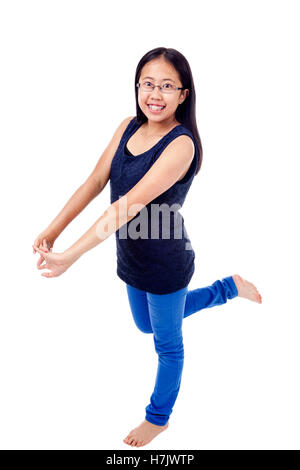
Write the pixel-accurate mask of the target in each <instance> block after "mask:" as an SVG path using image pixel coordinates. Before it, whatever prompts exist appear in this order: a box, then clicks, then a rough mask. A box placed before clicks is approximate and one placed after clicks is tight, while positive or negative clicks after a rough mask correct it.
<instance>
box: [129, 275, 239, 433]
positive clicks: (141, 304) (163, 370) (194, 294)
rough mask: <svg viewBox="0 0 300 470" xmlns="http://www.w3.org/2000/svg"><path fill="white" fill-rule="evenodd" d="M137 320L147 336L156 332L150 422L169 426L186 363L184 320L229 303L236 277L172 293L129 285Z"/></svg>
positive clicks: (236, 293)
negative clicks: (161, 292)
mask: <svg viewBox="0 0 300 470" xmlns="http://www.w3.org/2000/svg"><path fill="white" fill-rule="evenodd" d="M126 288H127V294H128V299H129V304H130V308H131V311H132V315H133V319H134V322H135V324H136V326H137V327H138V328H139V330H141V331H142V332H143V333H153V339H154V346H155V351H156V353H157V355H158V368H157V375H156V381H155V387H154V391H153V393H152V395H151V397H150V403H149V405H148V406H147V407H146V408H145V410H146V416H145V418H146V420H147V421H149V422H150V423H153V424H156V425H159V426H163V425H165V424H166V423H167V422H168V420H169V417H170V415H171V413H172V411H173V406H174V403H175V401H176V398H177V395H178V392H179V388H180V383H181V375H182V369H183V362H184V347H183V338H182V320H183V318H185V317H188V316H189V315H192V314H193V313H196V312H198V311H199V310H202V309H204V308H210V307H214V306H215V305H221V304H225V303H226V302H227V299H232V298H234V297H236V296H237V295H238V291H237V288H236V285H235V283H234V280H233V278H232V276H228V277H224V278H223V279H222V281H220V280H217V281H215V282H214V283H213V284H212V285H211V286H208V287H201V288H199V289H193V290H188V286H186V287H184V288H183V289H179V290H177V291H176V292H172V293H171V294H163V295H160V294H151V293H150V292H146V291H142V290H139V289H136V288H135V287H133V286H130V285H129V284H126Z"/></svg>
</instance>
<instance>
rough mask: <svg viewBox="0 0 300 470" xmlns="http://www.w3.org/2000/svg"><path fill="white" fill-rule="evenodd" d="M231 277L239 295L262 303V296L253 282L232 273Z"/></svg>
mask: <svg viewBox="0 0 300 470" xmlns="http://www.w3.org/2000/svg"><path fill="white" fill-rule="evenodd" d="M232 278H233V280H234V283H235V285H236V288H237V290H238V295H239V297H245V299H249V300H253V301H254V302H258V303H259V304H261V303H262V296H261V295H260V293H259V292H258V290H257V289H256V287H255V285H254V284H251V282H248V281H246V279H243V278H242V277H241V276H239V275H238V274H234V275H233V276H232Z"/></svg>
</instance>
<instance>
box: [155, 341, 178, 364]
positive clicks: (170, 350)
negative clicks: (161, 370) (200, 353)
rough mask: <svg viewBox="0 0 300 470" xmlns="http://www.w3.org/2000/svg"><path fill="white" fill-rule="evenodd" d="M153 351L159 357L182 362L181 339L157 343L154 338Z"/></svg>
mask: <svg viewBox="0 0 300 470" xmlns="http://www.w3.org/2000/svg"><path fill="white" fill-rule="evenodd" d="M154 342H155V350H156V352H157V354H158V355H159V356H160V357H163V356H165V357H166V356H167V357H169V358H170V359H171V358H172V359H173V360H177V361H178V360H182V359H183V358H184V346H183V340H182V338H178V340H177V341H175V340H169V341H157V340H155V338H154Z"/></svg>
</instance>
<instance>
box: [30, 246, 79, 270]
mask: <svg viewBox="0 0 300 470" xmlns="http://www.w3.org/2000/svg"><path fill="white" fill-rule="evenodd" d="M34 248H35V250H36V251H37V252H38V253H39V254H40V255H41V256H42V258H44V260H45V264H41V265H40V266H38V269H50V270H51V272H45V273H42V276H45V277H57V276H60V275H61V274H62V273H64V272H65V271H66V270H67V269H68V268H69V267H70V266H71V265H72V264H73V261H72V260H71V259H70V257H69V256H67V255H66V254H65V253H52V252H46V251H43V250H41V249H40V248H37V246H35V247H34Z"/></svg>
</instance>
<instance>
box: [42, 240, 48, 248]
mask: <svg viewBox="0 0 300 470" xmlns="http://www.w3.org/2000/svg"><path fill="white" fill-rule="evenodd" d="M43 248H45V250H46V251H48V246H47V242H46V238H44V239H43Z"/></svg>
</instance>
